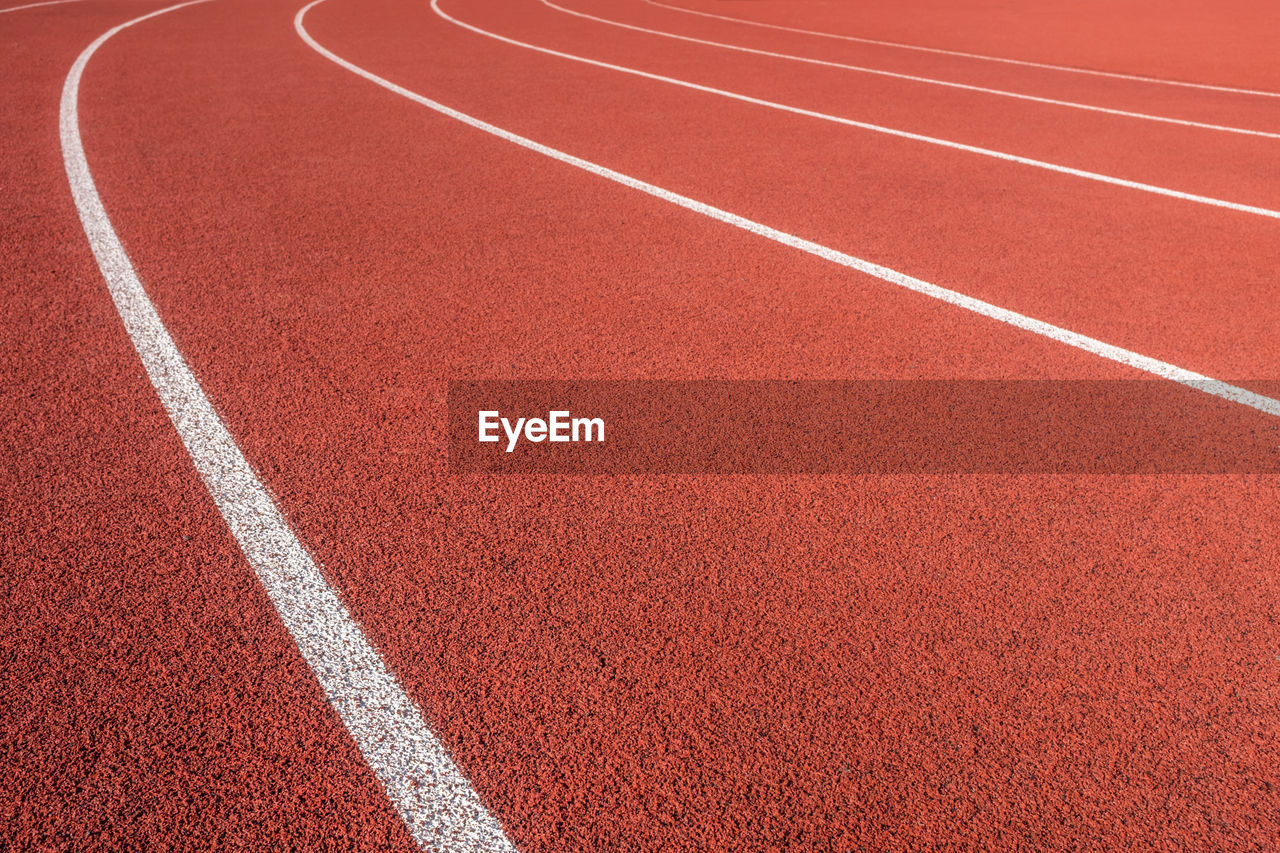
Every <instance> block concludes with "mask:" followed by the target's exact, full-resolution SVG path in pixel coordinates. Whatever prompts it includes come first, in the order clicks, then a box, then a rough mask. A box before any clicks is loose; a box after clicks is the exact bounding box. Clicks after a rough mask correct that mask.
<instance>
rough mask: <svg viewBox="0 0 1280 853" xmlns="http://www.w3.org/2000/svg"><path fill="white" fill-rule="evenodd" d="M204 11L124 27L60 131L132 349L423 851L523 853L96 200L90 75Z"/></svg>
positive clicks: (77, 73) (65, 102) (66, 110)
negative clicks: (138, 29)
mask: <svg viewBox="0 0 1280 853" xmlns="http://www.w3.org/2000/svg"><path fill="white" fill-rule="evenodd" d="M204 2H208V0H189V2H185V3H179V4H177V5H175V6H170V7H168V8H166V9H161V10H159V11H155V12H151V13H150V14H147V15H142V16H141V17H138V18H134V19H133V20H131V21H128V22H126V23H124V24H121V25H119V26H117V27H114V28H113V29H110V30H108V31H107V32H106V33H104V34H103V35H101V36H99V37H98V39H97V40H96V41H94V42H93V43H92V44H91V45H89V47H87V48H86V49H85V50H84V52H83V53H81V54H80V56H79V58H78V59H77V60H76V62H75V64H74V65H73V66H72V68H71V71H70V73H69V74H68V76H67V79H66V83H65V84H64V86H63V90H62V102H61V111H60V123H59V129H60V134H61V140H62V152H63V160H64V163H65V165H66V170H67V179H68V181H69V182H70V184H71V192H72V195H73V196H74V198H75V204H76V209H77V211H78V212H79V214H80V220H81V222H82V223H83V224H84V231H85V234H86V236H87V237H88V239H89V244H90V246H91V247H92V249H93V254H94V257H95V258H96V259H97V262H98V267H99V268H100V269H101V271H102V275H103V278H104V279H106V283H107V287H108V289H109V290H110V292H111V298H112V301H113V302H114V303H115V306H116V309H117V311H118V312H119V314H120V319H121V321H122V322H123V323H124V327H125V329H126V331H127V332H128V334H129V339H130V341H132V343H133V346H134V349H135V350H137V353H138V357H139V358H140V359H141V360H142V364H143V366H144V367H145V368H146V371H147V375H148V376H149V377H150V379H151V384H152V386H153V387H154V388H155V390H156V393H157V394H158V395H159V397H160V401H161V403H162V404H163V405H164V408H165V411H166V412H167V413H168V415H169V418H170V419H171V420H172V421H173V425H174V428H175V429H176V430H177V432H178V435H179V437H180V438H181V439H182V443H183V445H184V446H185V447H186V449H187V452H188V453H189V454H190V456H191V460H192V462H194V463H195V467H196V470H197V471H198V472H199V473H200V477H201V479H202V480H203V481H204V484H205V487H206V488H207V489H208V491H209V494H210V495H211V496H212V497H213V499H214V502H215V503H216V504H217V506H218V510H219V511H220V512H221V513H222V517H223V518H224V519H225V520H226V523H227V526H228V527H229V528H230V529H231V532H232V534H233V535H234V536H235V538H236V541H237V542H238V543H239V545H240V549H241V550H242V551H243V552H244V555H245V558H246V559H247V560H248V562H249V563H250V565H251V566H252V567H253V570H254V572H255V573H256V574H257V576H258V579H259V580H260V581H261V582H262V585H263V587H264V588H265V590H266V592H267V594H268V596H270V598H271V602H272V604H274V605H275V608H276V611H277V612H278V613H279V615H280V619H281V621H282V622H284V625H285V627H286V628H287V629H288V631H289V634H290V635H291V636H292V637H293V639H294V641H295V642H297V644H298V649H299V650H300V651H301V652H302V656H303V658H304V659H305V660H306V662H307V664H308V665H309V666H310V667H311V670H312V671H313V672H314V673H315V676H316V679H317V680H318V681H319V682H320V685H321V687H322V689H323V690H324V693H325V695H326V696H327V697H328V700H329V702H330V704H332V706H333V708H334V709H335V710H336V711H337V713H338V716H339V717H340V718H341V720H342V722H343V724H344V725H345V726H346V728H347V731H349V732H350V733H351V736H352V738H353V739H354V740H355V742H356V745H357V746H358V747H359V749H360V752H361V754H362V755H363V756H364V760H365V761H366V762H367V763H368V765H369V767H370V768H371V769H372V770H373V772H374V774H375V775H376V776H377V778H378V780H379V781H380V782H381V783H382V786H383V788H384V790H385V791H386V793H387V796H388V797H389V798H390V800H391V803H392V805H393V806H394V808H395V810H396V811H397V812H398V813H399V815H400V817H401V819H402V820H403V821H404V823H405V825H406V827H407V828H408V830H409V832H410V834H411V835H412V836H413V838H414V840H415V841H416V842H417V843H418V845H419V846H420V847H422V848H423V849H426V850H431V851H446V850H447V851H462V850H465V851H493V853H497V851H503V852H504V853H507V851H514V849H515V848H514V846H513V845H512V844H511V842H510V841H509V840H508V839H507V838H506V836H505V835H504V834H503V831H502V828H501V827H500V826H499V824H498V822H497V821H496V820H495V819H494V818H493V817H492V816H491V815H490V814H489V813H488V811H487V810H486V809H485V807H484V805H483V804H482V803H481V802H480V799H479V797H478V795H477V794H476V792H475V791H474V790H473V789H472V787H471V785H470V783H468V782H467V780H466V779H465V778H464V777H463V776H462V774H461V772H460V771H459V770H458V768H457V766H456V765H455V764H454V763H453V761H452V760H451V759H450V758H449V756H448V754H447V753H446V751H445V749H444V746H443V745H442V744H441V743H440V741H439V740H438V739H437V738H436V736H435V735H434V734H433V733H432V732H431V730H430V729H429V728H428V726H427V725H426V723H425V722H424V721H423V718H422V714H421V712H420V711H419V710H418V708H417V706H416V705H415V704H414V702H413V700H412V699H410V698H409V696H408V695H407V694H406V693H405V691H404V689H403V688H402V687H401V686H400V684H399V682H398V681H397V680H396V677H395V676H394V675H393V674H392V673H391V671H390V670H389V668H388V667H387V665H386V664H385V663H384V662H383V660H382V658H381V657H380V656H379V655H378V652H377V651H376V650H375V649H374V648H373V646H372V644H370V642H369V640H368V639H367V638H366V637H365V635H364V632H363V631H362V630H361V628H360V626H359V624H358V623H357V622H356V620H355V619H354V618H353V617H352V615H351V614H350V613H349V612H348V611H347V608H346V607H345V606H344V605H343V603H342V601H341V599H340V598H339V596H338V594H337V592H336V591H335V590H334V589H333V588H332V587H331V586H330V585H329V584H328V582H327V581H326V580H325V578H324V575H323V573H322V572H321V571H320V568H319V567H318V566H317V565H316V563H315V562H314V561H313V560H312V558H311V556H310V554H308V553H307V551H306V549H305V548H304V547H303V545H302V543H301V542H299V541H298V538H297V536H296V535H295V534H294V533H293V531H292V530H291V529H290V527H289V524H288V522H287V521H286V520H285V518H284V516H283V514H282V513H281V512H280V510H279V508H278V507H277V506H276V504H275V502H274V501H273V500H272V498H271V495H270V494H269V493H268V491H267V489H266V487H265V486H263V484H262V483H261V482H260V481H259V480H258V477H257V475H256V474H255V473H254V471H253V468H252V467H251V466H250V465H249V463H248V461H247V460H246V459H245V458H244V455H243V454H242V453H241V451H240V448H239V447H238V446H237V445H236V443H235V439H234V438H233V437H232V436H231V433H230V432H229V431H228V430H227V428H226V427H225V426H224V425H223V423H222V421H221V419H219V417H218V415H217V413H216V412H215V411H214V408H213V405H212V404H211V403H210V402H209V399H208V398H207V397H206V396H205V394H204V391H203V390H202V389H201V387H200V384H199V382H198V381H197V379H196V377H195V375H194V374H193V373H192V372H191V369H190V367H188V366H187V364H186V362H185V360H184V359H183V357H182V354H181V353H180V352H179V351H178V348H177V346H176V345H175V344H174V342H173V339H172V338H171V337H170V335H169V332H168V330H167V329H166V328H165V326H164V323H163V321H162V320H161V319H160V316H159V314H157V313H156V310H155V306H154V305H153V304H152V303H151V300H150V299H149V298H148V296H147V293H146V290H145V289H144V288H143V286H142V283H141V281H139V279H138V276H137V273H136V272H135V271H134V268H133V264H132V262H131V261H130V260H129V256H128V254H127V253H126V251H125V248H124V246H123V245H122V244H121V242H120V238H119V237H118V236H117V234H116V232H115V229H114V227H113V226H112V224H111V221H110V219H109V218H108V216H107V212H106V209H105V208H104V207H103V204H102V199H101V198H100V197H99V195H98V190H97V187H96V185H95V184H94V181H93V177H92V175H91V173H90V170H89V164H88V160H87V159H86V157H85V153H84V148H83V145H82V143H81V138H80V127H79V117H78V110H77V102H78V98H79V88H80V79H81V76H82V74H83V73H84V69H85V65H86V64H87V63H88V61H89V59H90V57H92V56H93V54H94V52H95V51H97V49H98V48H99V47H101V46H102V45H103V43H104V42H106V41H107V40H108V39H110V38H111V37H112V36H114V35H116V34H117V33H119V32H120V31H121V30H124V29H126V28H127V27H131V26H133V25H134V24H138V23H141V22H142V21H146V20H148V19H149V18H154V17H156V16H157V15H163V14H165V13H167V12H172V11H175V10H177V9H182V8H184V7H186V6H192V5H196V4H199V3H204Z"/></svg>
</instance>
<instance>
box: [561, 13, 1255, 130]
mask: <svg viewBox="0 0 1280 853" xmlns="http://www.w3.org/2000/svg"><path fill="white" fill-rule="evenodd" d="M540 2H541V3H542V5H544V6H549V7H550V8H552V9H555V10H556V11H558V12H564V13H565V14H567V15H575V16H577V17H579V18H585V19H587V20H589V21H596V22H598V23H601V24H608V25H609V26H612V27H621V28H622V29H626V30H634V31H636V32H638V33H648V34H650V35H655V36H662V37H663V38H669V39H678V40H680V41H687V42H691V43H693V44H703V45H707V46H709V47H718V48H723V49H724V50H735V51H738V52H739V53H752V54H756V55H757V56H768V57H772V58H774V59H787V60H791V61H793V62H804V63H808V64H810V65H823V66H826V67H828V68H839V69H841V70H844V71H856V72H858V73H861V74H874V75H876V76H879V77H893V78H896V79H898V80H909V81H911V82H913V83H927V84H929V85H932V86H945V87H947V88H950V89H963V90H965V91H967V92H980V93H982V94H984V95H999V96H1001V97H1005V98H1017V99H1018V100H1021V101H1034V102H1035V103H1038V104H1050V105H1052V106H1055V107H1070V108H1071V109H1076V110H1089V111H1090V112H1095V113H1106V114H1108V115H1113V116H1123V117H1125V118H1135V119H1142V120H1144V121H1155V122H1163V123H1164V124H1177V125H1181V126H1183V127H1196V128H1201V129H1203V130H1218V131H1222V132H1223V133H1240V134H1244V135H1246V136H1262V137H1266V138H1268V139H1280V133H1268V132H1267V131H1263V130H1248V129H1246V128H1242V127H1230V126H1228V125H1223V124H1208V123H1206V122H1202V121H1191V120H1189V119H1181V118H1171V117H1169V116H1158V115H1152V114H1151V113H1139V112H1133V111H1131V110H1118V109H1113V108H1112V107H1099V106H1096V105H1094V104H1081V103H1077V102H1076V101H1062V100H1058V99H1057V98H1044V97H1040V96H1039V95H1027V94H1024V93H1021V92H1009V91H1006V90H1004V89H989V88H987V87H985V86H974V85H971V84H969V83H956V82H954V81H951V80H938V79H935V78H933V77H919V76H916V75H914V74H900V73H898V72H896V71H885V70H883V69H881V68H867V67H865V66H862V65H847V64H845V63H843V62H830V61H828V60H825V59H813V58H811V57H808V56H795V55H794V54H790V53H775V52H774V51H771V50H758V49H756V48H754V47H743V46H742V45H738V44H726V43H725V42H719V41H710V40H708V39H700V38H694V37H693V36H686V35H680V34H678V33H671V32H666V31H665V30H652V29H649V28H648V27H640V26H636V25H635V24H626V23H623V22H622V21H614V20H612V19H610V18H601V17H598V16H596V15H588V14H587V13H586V12H579V11H576V10H574V9H567V8H565V7H564V6H558V5H556V4H555V3H553V2H551V0H540Z"/></svg>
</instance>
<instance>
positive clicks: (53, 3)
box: [0, 0, 83, 15]
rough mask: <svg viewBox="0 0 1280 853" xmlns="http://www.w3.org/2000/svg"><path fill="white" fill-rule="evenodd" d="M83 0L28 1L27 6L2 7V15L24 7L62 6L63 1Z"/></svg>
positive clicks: (77, 1)
mask: <svg viewBox="0 0 1280 853" xmlns="http://www.w3.org/2000/svg"><path fill="white" fill-rule="evenodd" d="M80 2H83V0H44V2H43V3H28V4H26V5H25V6H10V7H9V8H8V9H0V15H3V14H4V13H5V12H21V11H22V10H23V9H37V8H39V7H41V6H61V5H62V4H63V3H80Z"/></svg>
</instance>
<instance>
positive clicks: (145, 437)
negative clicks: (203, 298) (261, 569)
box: [0, 0, 412, 850]
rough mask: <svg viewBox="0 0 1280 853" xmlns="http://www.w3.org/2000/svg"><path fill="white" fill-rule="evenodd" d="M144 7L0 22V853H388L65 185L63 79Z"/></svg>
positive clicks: (373, 797)
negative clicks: (151, 852)
mask: <svg viewBox="0 0 1280 853" xmlns="http://www.w3.org/2000/svg"><path fill="white" fill-rule="evenodd" d="M162 5H165V4H163V3H147V2H111V1H109V0H93V2H85V3H81V4H67V5H62V6H52V7H45V8H40V9H31V10H23V11H20V12H15V13H13V14H9V15H5V16H3V17H0V45H3V47H2V48H0V49H3V51H4V54H5V68H6V71H7V73H6V75H5V76H4V79H3V82H2V83H0V138H3V140H4V146H5V147H4V151H5V156H4V157H3V158H0V186H3V187H4V192H2V193H0V235H3V236H0V279H3V283H4V287H3V296H2V297H0V306H2V307H0V310H2V311H3V329H4V331H3V333H2V334H0V424H3V428H2V430H3V431H2V438H3V440H2V441H0V470H3V472H4V473H3V475H0V530H2V532H0V567H3V570H2V571H0V637H2V638H3V639H2V640H0V774H2V775H3V777H4V779H5V784H4V793H3V795H0V846H6V847H8V848H10V849H22V850H37V849H47V850H52V849H102V848H105V849H127V848H137V847H139V846H144V847H150V848H155V849H170V850H179V849H208V848H210V847H224V848H225V847H230V848H247V849H282V848H306V849H318V848H322V847H325V846H333V847H341V848H344V849H406V850H407V849H411V847H412V845H411V843H410V840H409V837H408V834H407V833H406V832H405V830H404V827H403V825H402V824H401V823H400V821H399V819H398V818H397V817H396V815H395V814H394V813H393V812H392V811H391V808H390V806H389V804H388V803H387V801H386V798H385V796H384V794H383V793H382V791H381V789H380V788H379V787H378V784H377V782H376V780H375V779H374V777H373V775H372V774H371V773H370V772H369V771H368V769H367V768H366V767H365V765H364V763H363V761H362V759H361V757H360V754H359V753H358V752H357V750H356V748H355V745H354V744H353V743H352V742H351V740H350V737H349V736H348V735H347V733H346V731H345V730H344V729H343V728H342V725H341V724H340V723H339V721H338V719H337V717H336V716H335V715H334V714H333V712H332V711H331V710H330V709H329V706H328V705H327V704H326V702H325V700H324V697H323V695H322V694H321V692H320V689H319V687H318V685H317V684H316V682H315V677H314V676H313V675H312V673H311V671H310V670H309V669H308V668H307V666H306V664H305V663H304V662H303V661H302V659H301V657H300V656H299V654H298V651H297V649H296V647H295V646H294V644H293V641H292V640H291V639H290V637H289V635H288V634H287V633H286V632H285V630H284V628H283V626H282V625H281V624H280V621H279V619H278V617H277V616H276V615H275V611H274V609H273V608H272V606H271V602H270V601H269V600H268V599H267V597H266V595H265V594H264V593H263V592H262V589H261V587H260V585H259V584H258V581H257V579H256V578H255V577H254V574H253V572H252V571H251V569H250V568H249V566H248V565H247V564H246V563H245V562H244V560H243V558H242V557H241V556H240V553H239V551H238V550H237V548H236V545H235V542H234V541H233V540H232V539H231V537H230V535H229V534H228V532H227V530H226V527H225V525H224V524H223V522H222V519H221V518H220V517H219V516H218V513H217V511H216V509H215V508H214V506H213V503H212V502H211V501H210V500H209V497H208V495H207V494H206V492H205V490H204V486H203V485H202V484H201V483H200V480H199V478H198V477H197V476H196V473H195V471H194V470H193V468H192V466H191V463H190V461H189V459H188V458H187V455H186V452H185V451H184V450H183V448H182V445H181V444H180V443H179V442H178V439H177V436H176V435H175V434H174V431H173V426H172V425H171V424H170V422H169V419H168V417H167V416H166V415H165V413H164V411H163V410H162V409H161V407H160V404H159V401H158V400H157V399H156V397H155V393H154V392H153V391H152V389H151V385H150V383H149V382H148V381H147V378H146V376H145V375H144V374H143V372H142V367H141V365H140V363H139V362H138V357H137V355H136V354H135V352H134V351H133V348H132V347H131V346H130V344H129V340H128V338H127V337H126V335H125V333H124V330H123V328H122V327H121V324H120V320H119V318H118V317H117V315H116V312H115V309H114V307H113V306H112V304H111V300H110V298H109V297H108V295H107V291H106V288H105V285H104V284H103V281H102V277H101V274H100V273H99V272H98V268H97V266H96V265H95V263H94V260H93V257H92V255H91V254H90V252H89V246H88V244H87V242H86V240H85V237H84V233H83V231H82V230H81V227H80V223H79V220H78V219H77V217H76V212H75V208H74V206H73V205H72V201H71V196H70V193H69V191H68V189H67V179H66V173H65V171H64V170H63V165H62V157H61V154H60V151H59V144H58V103H59V97H60V94H61V89H62V83H63V79H64V78H65V77H66V74H67V71H68V69H69V68H70V67H71V64H72V62H74V61H75V58H76V56H77V55H78V54H79V53H80V51H81V50H83V49H84V48H85V46H86V45H88V44H89V43H90V42H91V41H93V39H95V38H96V37H97V36H98V35H100V34H101V33H102V32H104V31H105V30H107V29H109V28H110V27H112V26H115V25H116V24H119V23H121V22H123V21H125V20H128V19H129V18H132V17H136V16H137V15H139V14H142V13H144V12H146V11H149V10H151V9H154V8H159V7H160V6H162ZM89 77H90V82H89V86H90V87H91V88H93V87H98V86H104V87H110V86H111V85H112V84H113V79H114V77H113V75H112V74H111V73H110V72H105V73H102V74H99V73H97V72H96V71H93V72H91V73H90V75H89ZM103 108H104V109H110V108H112V107H111V105H110V103H109V102H103Z"/></svg>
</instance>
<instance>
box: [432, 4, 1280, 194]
mask: <svg viewBox="0 0 1280 853" xmlns="http://www.w3.org/2000/svg"><path fill="white" fill-rule="evenodd" d="M431 8H432V10H434V11H435V13H436V14H437V15H439V16H440V17H441V18H444V19H445V20H446V21H448V22H450V23H451V24H456V25H457V26H459V27H462V28H463V29H465V30H470V31H471V32H473V33H477V34H479V35H482V36H484V37H486V38H491V39H494V40H495V41H500V42H503V43H505V44H510V45H514V46H516V47H523V48H525V49H526V50H532V51H536V52H538V53H545V54H546V55H548V56H555V57H559V58H560V59H568V60H570V61H572V62H581V63H584V64H586V65H594V66H596V67H597V68H607V69H609V70H610V71H618V72H621V73H623V74H631V75H633V76H636V77H643V78H645V79H647V80H657V81H659V82H661V83H670V84H671V85H673V86H680V87H682V88H685V89H693V90H694V91H697V92H707V93H709V94H712V95H720V96H722V97H725V98H731V99H733V100H735V101H742V102H743V103H745V104H754V105H756V106H761V107H768V108H769V109H773V110H780V111H782V112H787V113H793V114H794V115H800V116H806V117H808V118H816V119H821V120H822V121H829V122H833V123H835V124H842V125H845V126H847V127H856V128H858V129H859V130H870V131H873V132H875V133H883V134H886V135H888V136H896V137H898V138H900V139H910V140H912V141H914V142H924V143H926V144H929V145H938V146H941V147H943V148H950V149H953V150H955V151H965V152H967V153H970V154H979V155H981V156H983V157H991V158H994V159H996V160H1003V161H1005V162H1008V163H1018V164H1019V165H1022V166H1031V167H1033V168H1036V169H1044V170H1046V171H1049V172H1057V173H1059V174H1062V175H1071V176H1072V177H1075V178H1084V179H1086V180H1090V181H1098V182H1099V183H1103V184H1111V185H1112V186H1117V187H1125V188H1127V189H1132V190H1139V191H1141V192H1147V193H1152V194H1154V195H1162V196H1166V197H1168V198H1176V199H1181V200H1182V201H1191V202H1195V203H1197V204H1205V205H1209V206H1211V207H1221V208H1226V209H1227V210H1234V211H1237V212H1240V213H1252V214H1254V215H1256V216H1266V217H1268V218H1270V219H1280V210H1271V209H1270V208H1266V207H1256V206H1254V205H1251V204H1240V203H1238V202H1234V201H1225V200H1223V199H1220V198H1211V197H1210V196H1203V195H1197V194H1195V193H1188V192H1182V191H1181V190H1174V189H1169V188H1168V187H1158V186H1155V185H1154V184H1144V183H1142V182H1140V181H1130V180H1128V179H1126V178H1115V177H1112V176H1110V175H1103V174H1100V173H1098V172H1089V171H1086V170H1084V169H1075V168H1072V167H1071V166H1060V165H1058V164H1057V163H1049V162H1046V161H1044V160H1035V159H1032V158H1030V157H1021V156H1019V155H1017V154H1007V153H1005V152H1003V151H995V150H993V149H991V148H980V147H978V146H976V145H966V144H965V143H963V142H953V141H952V140H949V139H940V138H938V137H936V136H925V135H924V134H920V133H912V132H910V131H907V130H897V129H895V128H892V127H884V126H883V125H878V124H870V123H868V122H864V121H855V120H854V119H849V118H842V117H840V116H834V115H830V114H829V113H820V112H816V111H814V110H806V109H803V108H801V107H793V106H790V105H788V104H781V103H778V102H777V101H766V100H764V99H763V98H753V97H751V96H750V95H743V94H739V93H738V92H730V91H728V90H726V89H717V88H715V87H713V86H703V85H702V84H700V83H691V82H689V81H688V80H680V79H677V78H675V77H666V76H664V75H662V74H652V73H650V72H648V71H641V70H640V69H638V68H629V67H627V66H625V65H614V64H613V63H610V62H603V61H601V60H599V59H588V58H587V57H585V56H578V55H576V54H572V53H564V52H562V51H559V50H552V49H551V48H549V47H542V46H541V45H536V44H530V43H529V42H524V41H519V40H517V39H513V38H508V37H507V36H503V35H498V34H497V33H493V32H490V31H489V30H485V29H481V28H480V27H477V26H475V25H474V24H468V23H467V22H466V21H460V20H458V19H457V18H455V17H453V16H451V15H449V14H448V13H447V12H445V11H444V10H443V9H441V8H440V2H439V0H431Z"/></svg>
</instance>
